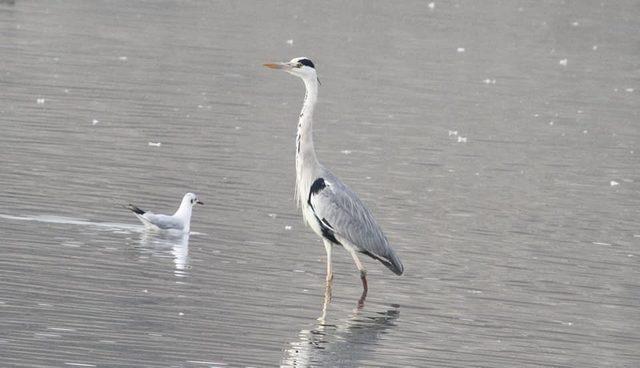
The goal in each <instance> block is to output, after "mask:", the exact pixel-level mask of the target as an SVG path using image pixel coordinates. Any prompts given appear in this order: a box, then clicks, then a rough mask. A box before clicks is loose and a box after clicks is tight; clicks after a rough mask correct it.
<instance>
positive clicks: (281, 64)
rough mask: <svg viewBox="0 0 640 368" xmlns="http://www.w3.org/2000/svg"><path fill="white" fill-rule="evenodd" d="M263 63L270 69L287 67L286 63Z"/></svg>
mask: <svg viewBox="0 0 640 368" xmlns="http://www.w3.org/2000/svg"><path fill="white" fill-rule="evenodd" d="M263 65H264V66H266V67H267V68H270V69H287V67H289V64H287V63H267V64H263Z"/></svg>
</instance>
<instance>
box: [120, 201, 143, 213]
mask: <svg viewBox="0 0 640 368" xmlns="http://www.w3.org/2000/svg"><path fill="white" fill-rule="evenodd" d="M125 208H126V209H128V210H130V211H131V212H133V213H135V214H137V215H144V214H145V212H147V211H144V210H141V209H140V208H139V207H138V206H134V205H132V204H131V203H129V205H128V206H126V207H125Z"/></svg>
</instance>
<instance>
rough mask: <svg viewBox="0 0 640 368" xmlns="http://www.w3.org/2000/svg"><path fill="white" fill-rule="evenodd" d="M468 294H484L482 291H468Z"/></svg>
mask: <svg viewBox="0 0 640 368" xmlns="http://www.w3.org/2000/svg"><path fill="white" fill-rule="evenodd" d="M467 292H468V293H471V294H482V291H481V290H467Z"/></svg>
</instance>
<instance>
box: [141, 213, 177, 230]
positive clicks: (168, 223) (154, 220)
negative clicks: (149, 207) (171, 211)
mask: <svg viewBox="0 0 640 368" xmlns="http://www.w3.org/2000/svg"><path fill="white" fill-rule="evenodd" d="M141 217H142V218H144V219H145V220H147V221H148V222H149V223H150V224H152V225H155V226H157V227H159V228H160V229H163V230H182V229H183V228H184V223H183V222H182V221H180V220H179V219H177V218H175V217H173V216H168V215H156V214H155V213H151V212H146V213H145V214H144V215H142V216H141Z"/></svg>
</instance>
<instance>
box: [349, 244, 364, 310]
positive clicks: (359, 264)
mask: <svg viewBox="0 0 640 368" xmlns="http://www.w3.org/2000/svg"><path fill="white" fill-rule="evenodd" d="M347 250H348V251H349V253H351V257H353V261H354V262H355V264H356V267H358V271H360V280H362V295H361V296H360V300H359V301H358V308H362V307H363V306H364V300H365V299H366V298H367V291H368V290H369V287H368V285H367V270H366V269H365V268H364V266H363V265H362V262H360V258H358V254H356V251H355V250H354V249H352V248H348V249H347Z"/></svg>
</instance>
